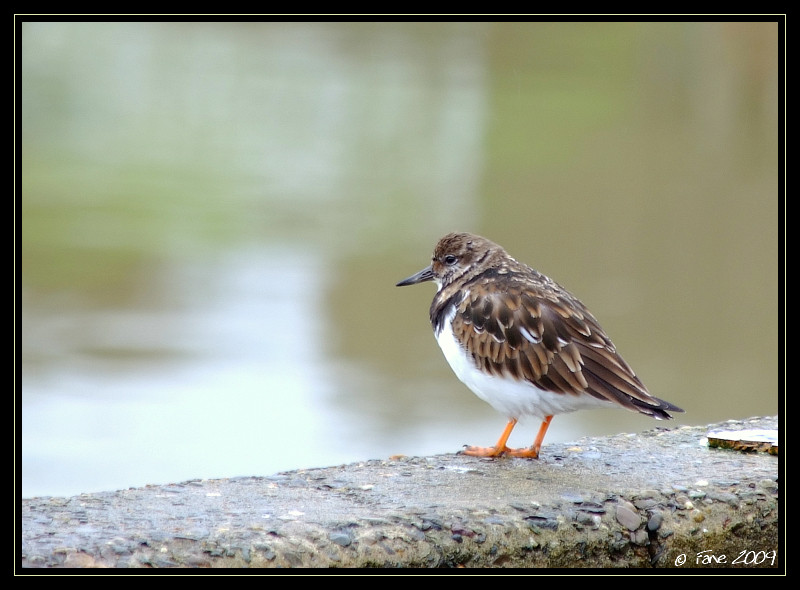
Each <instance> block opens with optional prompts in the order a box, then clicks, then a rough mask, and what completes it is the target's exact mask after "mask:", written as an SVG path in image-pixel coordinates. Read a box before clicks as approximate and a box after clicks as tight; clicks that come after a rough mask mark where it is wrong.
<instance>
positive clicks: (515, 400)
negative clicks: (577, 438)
mask: <svg viewBox="0 0 800 590" xmlns="http://www.w3.org/2000/svg"><path fill="white" fill-rule="evenodd" d="M455 313H456V310H455V308H452V309H451V310H450V312H449V313H448V315H447V318H446V319H445V321H444V322H443V324H442V329H441V331H440V332H439V333H438V334H437V335H436V340H437V342H438V343H439V347H440V348H441V349H442V352H443V353H444V356H445V358H446V359H447V362H448V363H450V367H451V368H452V369H453V371H454V372H455V374H456V376H457V377H458V378H459V379H460V380H461V381H462V382H463V383H464V384H465V385H466V386H467V387H469V388H470V389H471V390H472V392H473V393H474V394H475V395H477V396H478V397H479V398H481V399H482V400H483V401H485V402H486V403H488V404H489V405H491V406H492V407H493V408H494V409H495V410H497V411H498V412H500V413H501V414H503V415H505V416H506V417H508V418H520V417H522V416H535V417H537V418H539V419H540V420H543V419H544V418H545V417H546V416H553V415H556V414H565V413H567V412H574V411H575V410H582V409H589V408H607V407H613V404H611V403H609V402H604V401H601V400H598V399H597V398H595V397H593V396H591V395H589V394H586V393H584V394H579V395H574V394H567V393H553V392H551V391H546V390H544V389H540V388H538V387H536V386H535V385H533V384H532V383H529V382H527V381H519V380H517V379H513V378H511V377H496V376H494V375H489V374H488V373H484V372H483V371H481V370H480V369H478V367H477V365H476V364H475V362H474V361H473V360H472V358H471V357H470V356H469V355H468V354H467V352H466V350H465V349H464V348H463V347H462V346H461V344H460V343H459V342H458V341H457V340H456V338H455V336H453V329H452V320H453V316H455Z"/></svg>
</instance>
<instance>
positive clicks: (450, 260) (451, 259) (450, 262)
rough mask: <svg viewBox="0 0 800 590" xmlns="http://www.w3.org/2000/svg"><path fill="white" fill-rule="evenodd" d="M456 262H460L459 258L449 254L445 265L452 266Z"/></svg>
mask: <svg viewBox="0 0 800 590" xmlns="http://www.w3.org/2000/svg"><path fill="white" fill-rule="evenodd" d="M456 260H458V258H456V257H455V256H453V255H452V254H448V255H447V256H445V257H444V263H445V264H448V265H451V266H452V265H453V264H455V263H456Z"/></svg>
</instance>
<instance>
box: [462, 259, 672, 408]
mask: <svg viewBox="0 0 800 590" xmlns="http://www.w3.org/2000/svg"><path fill="white" fill-rule="evenodd" d="M536 276H537V278H538V279H539V280H538V281H537V282H536V287H532V285H531V283H530V282H528V281H526V282H520V281H514V280H512V279H511V278H510V277H509V276H506V277H497V276H495V277H494V279H493V282H494V283H495V288H494V289H492V290H491V292H490V291H489V290H488V289H486V288H484V286H483V283H482V282H480V281H478V282H475V283H473V284H472V285H470V288H469V292H468V293H467V295H466V297H464V299H463V300H462V301H461V303H460V304H459V306H458V313H456V316H455V318H454V320H453V333H454V335H455V337H456V338H457V339H458V340H459V341H460V342H461V344H462V345H463V346H464V347H465V348H466V350H467V351H468V352H469V353H470V354H471V355H472V357H473V359H474V360H475V362H476V363H477V364H478V365H479V366H480V367H482V368H483V369H484V370H485V371H486V372H488V373H490V374H493V375H498V376H499V375H505V376H510V377H513V378H515V379H520V380H525V381H529V382H531V383H533V384H535V385H536V386H538V387H540V388H542V389H546V390H548V391H553V392H556V393H563V394H572V395H577V394H580V393H584V392H585V393H588V394H590V395H592V396H594V397H596V398H598V399H605V400H608V401H611V402H615V403H617V404H620V405H621V406H624V407H626V408H628V409H630V410H634V411H638V412H642V413H645V414H649V415H653V416H656V417H658V418H669V417H670V416H669V414H667V413H666V412H665V411H664V410H666V409H671V410H675V411H681V410H680V409H679V408H676V407H675V406H672V405H671V404H669V403H668V402H664V401H663V400H660V399H657V398H654V397H652V396H651V395H650V394H649V393H648V392H647V389H646V388H645V386H644V385H643V384H642V382H641V381H640V380H639V378H638V377H636V375H635V374H634V372H633V370H632V369H631V368H630V366H629V365H628V364H627V363H626V362H625V361H624V360H623V359H622V357H620V356H619V355H618V354H617V352H616V349H615V348H614V345H613V344H612V342H611V340H610V339H609V338H608V336H606V334H605V332H603V330H602V328H601V327H600V325H599V324H598V323H597V320H595V319H594V317H593V316H592V315H591V314H590V313H589V312H588V311H587V310H586V308H585V307H584V306H583V304H582V303H581V302H580V301H578V300H577V299H576V298H574V297H573V296H572V295H570V294H569V293H568V292H566V291H564V290H563V289H561V288H560V287H558V285H556V284H555V283H553V282H552V281H550V280H549V279H547V278H546V277H544V275H539V274H537V275H536ZM503 278H505V282H504V284H502V285H499V284H498V283H500V282H503V281H502V279H503ZM498 286H501V287H502V288H501V289H497V288H496V287H498Z"/></svg>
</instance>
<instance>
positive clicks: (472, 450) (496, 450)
mask: <svg viewBox="0 0 800 590" xmlns="http://www.w3.org/2000/svg"><path fill="white" fill-rule="evenodd" d="M514 450H515V449H509V448H508V447H506V446H503V447H472V446H468V447H464V450H463V451H461V452H462V453H463V454H465V455H469V456H470V457H499V456H500V455H505V454H506V453H509V452H513V451H514Z"/></svg>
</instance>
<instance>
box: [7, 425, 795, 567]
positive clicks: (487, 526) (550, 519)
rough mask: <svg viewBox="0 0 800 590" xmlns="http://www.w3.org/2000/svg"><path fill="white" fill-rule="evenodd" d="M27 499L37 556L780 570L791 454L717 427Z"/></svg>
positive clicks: (161, 563) (60, 562) (124, 562)
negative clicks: (717, 437) (505, 452)
mask: <svg viewBox="0 0 800 590" xmlns="http://www.w3.org/2000/svg"><path fill="white" fill-rule="evenodd" d="M777 424H778V420H777V417H767V418H753V419H749V420H744V421H729V422H725V423H722V424H715V425H710V426H705V427H678V428H675V429H672V430H652V431H648V432H644V433H640V434H635V435H633V434H619V435H615V436H611V437H606V438H586V439H581V440H580V441H578V442H577V443H575V444H572V445H559V444H550V445H545V447H543V449H542V457H541V458H540V459H539V460H538V461H531V460H526V459H499V460H485V459H476V458H472V457H465V456H462V455H441V456H433V457H413V458H393V459H389V460H371V461H365V462H363V463H356V464H352V465H343V466H337V467H327V468H322V469H308V470H301V471H292V472H287V473H279V474H277V475H273V476H269V477H242V478H234V479H219V480H197V481H188V482H184V483H179V484H169V485H163V486H147V487H144V488H137V489H129V490H122V491H117V492H107V493H98V494H81V495H80V496H76V497H72V498H54V497H45V498H32V499H25V500H22V505H21V514H22V527H21V533H22V548H21V559H20V561H19V562H18V563H19V565H20V566H21V567H22V568H31V567H116V568H152V567H156V568H170V567H195V568H197V567H200V568H207V567H215V568H216V567H251V568H253V567H265V568H281V567H285V568H299V567H314V568H328V567H339V568H357V567H381V568H397V567H400V568H410V567H423V568H437V567H468V568H469V567H481V568H485V567H603V568H607V567H612V568H613V567H636V568H653V567H670V568H674V567H678V568H696V567H701V568H708V567H743V568H753V567H762V568H763V567H772V568H781V569H782V568H783V564H781V563H779V557H780V555H779V535H778V530H779V524H778V513H779V510H778V503H779V501H778V499H779V485H778V457H776V456H772V455H769V454H767V453H763V452H759V453H742V452H739V451H733V450H726V449H715V448H709V447H708V445H707V444H705V435H706V434H707V432H708V431H709V430H711V429H715V428H724V429H726V430H738V429H752V428H763V429H777V427H778V426H777Z"/></svg>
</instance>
